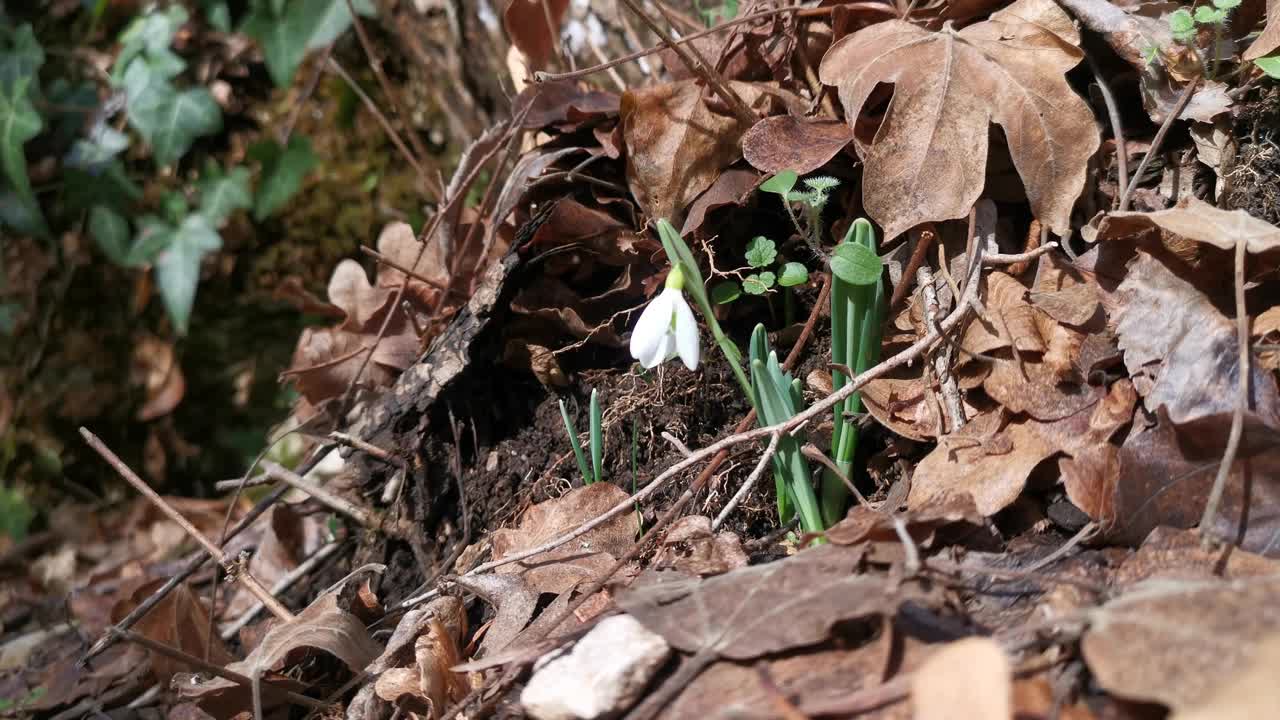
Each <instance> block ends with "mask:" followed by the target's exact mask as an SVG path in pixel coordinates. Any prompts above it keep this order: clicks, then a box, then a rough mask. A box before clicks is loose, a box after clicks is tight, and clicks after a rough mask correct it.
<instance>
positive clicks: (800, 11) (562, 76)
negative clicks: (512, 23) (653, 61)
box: [533, 0, 897, 82]
mask: <svg viewBox="0 0 1280 720" xmlns="http://www.w3.org/2000/svg"><path fill="white" fill-rule="evenodd" d="M837 7H847V8H853V9H856V10H869V11H872V12H880V13H884V14H885V15H888V16H891V17H896V16H897V11H895V10H894V9H893V8H892V7H890V6H888V5H886V4H884V3H878V2H866V1H865V0H861V1H859V2H844V3H837V4H835V5H831V6H829V7H818V8H812V7H809V8H807V7H798V6H791V7H784V8H773V9H771V10H761V11H759V12H755V13H751V14H749V15H743V16H742V17H738V18H734V19H732V20H729V21H726V22H722V23H720V24H719V25H716V26H715V27H710V28H707V29H706V30H701V31H699V32H696V33H691V34H689V35H685V36H684V37H682V38H680V39H678V40H675V43H676V44H678V45H683V44H685V43H689V42H693V41H694V40H699V39H701V38H704V37H707V36H708V35H715V34H716V33H719V32H721V31H723V30H726V29H728V28H731V27H733V26H734V25H741V24H743V23H749V22H753V21H755V20H760V19H763V18H767V17H772V16H774V15H795V16H796V17H822V16H826V15H830V14H831V13H832V11H834V10H835V9H836V8H837ZM637 44H638V43H637ZM665 47H668V46H667V45H665V44H663V45H658V46H655V47H651V48H645V49H644V50H637V51H636V52H633V53H629V54H627V55H623V56H622V57H620V58H617V59H615V60H610V61H608V62H602V63H600V64H599V65H592V66H590V67H585V68H582V69H581V70H575V71H573V72H566V73H548V72H536V73H534V74H533V78H534V80H536V81H538V82H549V81H554V80H576V79H578V78H582V77H586V76H588V75H594V74H595V73H598V72H603V71H605V70H609V69H610V68H615V67H617V66H619V65H625V64H627V63H629V62H633V61H635V60H639V59H641V58H644V57H648V56H649V55H653V54H654V53H657V52H661V51H662V49H663V48H665Z"/></svg>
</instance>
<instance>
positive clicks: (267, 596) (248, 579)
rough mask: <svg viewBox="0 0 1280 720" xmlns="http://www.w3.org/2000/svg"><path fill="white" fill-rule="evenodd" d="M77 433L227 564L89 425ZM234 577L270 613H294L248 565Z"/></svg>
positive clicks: (219, 551)
mask: <svg viewBox="0 0 1280 720" xmlns="http://www.w3.org/2000/svg"><path fill="white" fill-rule="evenodd" d="M80 436H81V437H83V438H84V441H85V442H86V443H88V445H89V447H91V448H93V450H94V451H95V452H97V453H98V454H99V455H101V456H102V459H103V460H106V461H107V464H108V465H110V466H111V467H112V468H113V469H114V470H115V471H116V472H117V473H118V474H119V475H120V477H122V478H124V480H125V482H127V483H129V484H130V485H132V486H133V489H134V490H137V491H138V492H139V493H140V494H141V495H142V496H143V497H145V498H146V499H147V500H149V501H150V502H151V504H152V505H155V506H156V508H157V509H159V510H160V512H162V513H164V514H165V516H167V517H168V518H169V519H170V520H172V521H174V522H175V523H177V524H178V526H179V527H181V528H182V529H183V530H184V531H185V532H186V533H187V534H188V535H190V536H191V537H192V539H194V540H195V541H196V542H197V543H199V544H200V546H201V547H203V548H204V551H205V552H206V553H208V554H209V557H211V558H213V559H214V560H216V561H217V562H218V563H219V564H221V565H223V566H229V565H230V563H229V558H227V556H226V553H224V552H222V548H220V547H218V546H217V545H215V544H214V543H213V541H212V540H210V539H209V538H207V537H205V536H204V533H202V532H200V531H199V530H198V529H196V526H195V525H192V524H191V521H190V520H187V519H186V518H185V517H183V516H182V513H180V512H178V511H177V510H175V509H174V508H173V506H172V505H170V504H169V503H167V502H165V499H164V498H162V497H160V495H159V493H157V492H156V491H155V490H152V489H151V486H150V485H147V484H146V483H145V482H144V481H143V480H142V478H140V477H138V475H137V474H136V473H134V472H133V470H131V469H130V468H129V466H128V465H125V464H124V461H123V460H121V459H120V458H119V457H117V456H116V454H115V453H113V452H111V450H110V448H108V447H107V446H106V445H104V444H103V443H102V441H101V440H99V439H98V436H97V435H94V434H93V433H91V432H89V429H88V428H85V427H81V428H80ZM237 577H238V578H239V580H240V582H242V583H244V586H245V588H246V589H248V591H249V592H250V593H252V594H253V596H254V597H256V598H258V599H259V600H261V601H262V604H263V605H265V606H267V609H269V610H270V611H271V613H272V614H273V615H275V616H276V617H278V618H280V619H281V620H285V621H288V620H292V619H293V617H294V615H293V613H292V612H290V611H289V609H288V608H286V607H285V606H284V605H282V604H281V603H280V601H279V600H277V599H276V598H275V596H273V595H272V594H271V593H270V592H268V591H267V589H266V588H265V587H263V586H262V583H260V582H258V580H257V579H256V578H254V577H253V575H251V574H250V573H249V571H248V570H247V569H244V568H241V569H240V570H239V571H238V573H237ZM117 629H118V628H117Z"/></svg>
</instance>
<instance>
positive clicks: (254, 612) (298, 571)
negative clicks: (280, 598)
mask: <svg viewBox="0 0 1280 720" xmlns="http://www.w3.org/2000/svg"><path fill="white" fill-rule="evenodd" d="M341 547H342V543H341V542H331V543H329V544H327V545H324V546H323V547H321V548H320V549H319V550H316V551H315V552H313V553H311V555H310V556H309V557H307V559H305V560H303V561H302V562H301V563H298V567H296V568H294V569H292V570H290V571H289V572H287V573H285V575H284V576H283V577H281V578H280V579H279V580H276V581H275V583H274V584H272V585H271V592H272V594H276V595H278V594H280V593H282V592H284V591H286V590H288V589H289V588H291V587H293V584H294V583H295V582H297V581H298V580H300V579H302V578H304V577H306V576H307V575H308V574H309V573H310V572H311V571H312V570H315V569H316V567H317V566H318V565H319V564H320V563H322V562H324V561H325V560H327V559H328V558H329V557H331V556H332V555H333V554H334V553H336V552H338V549H339V548H341ZM263 607H264V606H263V604H262V603H261V602H258V603H254V605H253V607H251V608H249V609H248V610H246V611H245V612H244V613H242V614H241V615H240V617H238V618H236V619H235V620H234V621H232V622H231V623H230V624H228V625H227V626H226V627H224V628H223V629H222V631H221V632H220V633H219V636H220V637H221V638H222V639H223V640H230V639H232V638H234V637H235V636H236V635H237V634H238V633H239V632H240V629H241V628H243V627H244V626H246V625H248V624H249V623H251V622H253V620H254V618H256V617H258V613H260V612H262V609H263Z"/></svg>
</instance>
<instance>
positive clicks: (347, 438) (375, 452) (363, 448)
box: [329, 430, 407, 470]
mask: <svg viewBox="0 0 1280 720" xmlns="http://www.w3.org/2000/svg"><path fill="white" fill-rule="evenodd" d="M329 439H331V440H334V441H336V442H340V443H342V444H343V445H346V446H348V447H353V448H355V449H356V450H359V451H360V452H362V453H365V454H367V455H371V456H373V457H375V458H377V459H379V460H381V461H382V462H384V463H387V464H388V465H395V466H396V467H398V468H400V469H401V470H403V469H405V467H406V465H407V463H405V461H404V458H401V457H397V456H395V455H392V454H391V453H389V452H387V451H386V450H383V449H382V448H380V447H378V446H377V445H374V444H372V443H369V442H366V441H364V440H361V439H360V438H358V437H356V436H355V435H349V434H347V433H344V432H338V431H336V430H335V431H334V432H331V433H329Z"/></svg>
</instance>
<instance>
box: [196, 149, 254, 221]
mask: <svg viewBox="0 0 1280 720" xmlns="http://www.w3.org/2000/svg"><path fill="white" fill-rule="evenodd" d="M196 191H197V192H198V193H199V194H200V214H201V215H204V216H205V217H206V218H208V219H209V222H210V223H211V224H212V225H213V226H214V227H222V225H223V223H225V222H226V220H227V218H228V217H230V216H231V213H233V212H235V211H236V210H239V209H241V208H248V207H252V206H253V194H252V193H251V192H250V191H249V168H246V167H234V168H231V170H230V171H229V172H226V173H224V172H222V168H220V167H218V165H217V163H210V164H209V166H208V167H207V168H206V169H205V173H204V176H203V177H201V178H200V180H199V181H198V182H197V183H196Z"/></svg>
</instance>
